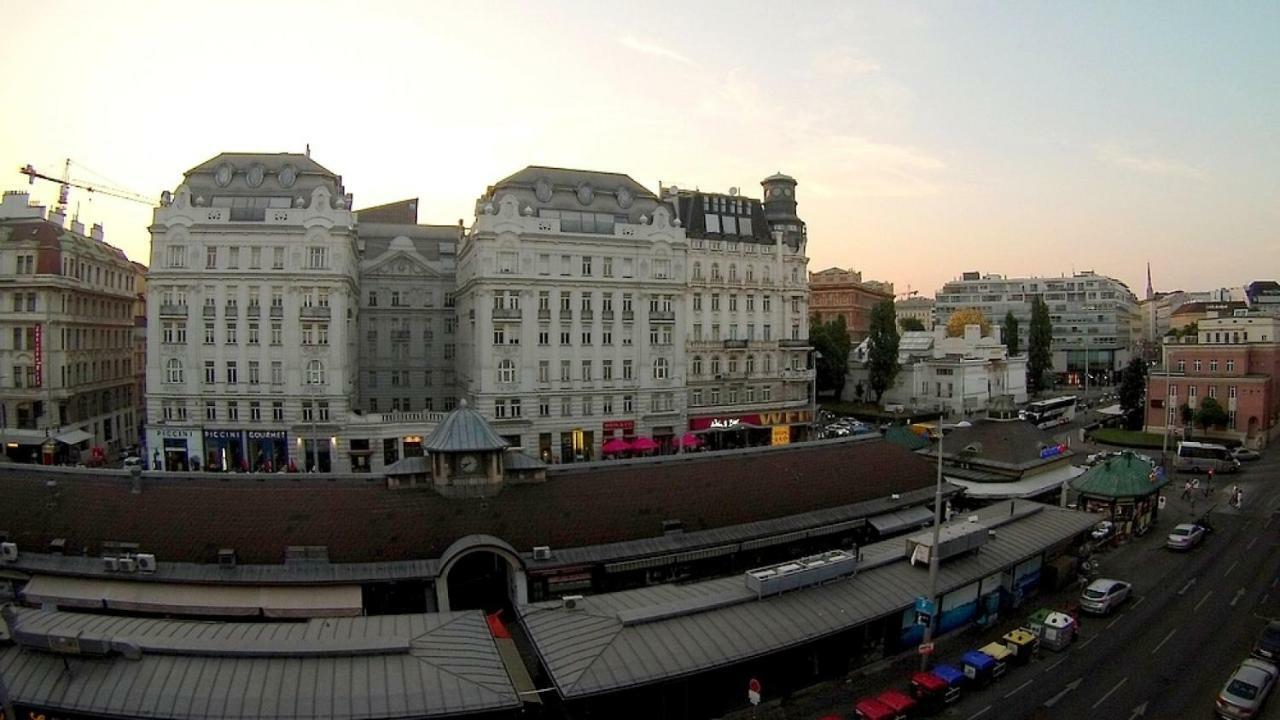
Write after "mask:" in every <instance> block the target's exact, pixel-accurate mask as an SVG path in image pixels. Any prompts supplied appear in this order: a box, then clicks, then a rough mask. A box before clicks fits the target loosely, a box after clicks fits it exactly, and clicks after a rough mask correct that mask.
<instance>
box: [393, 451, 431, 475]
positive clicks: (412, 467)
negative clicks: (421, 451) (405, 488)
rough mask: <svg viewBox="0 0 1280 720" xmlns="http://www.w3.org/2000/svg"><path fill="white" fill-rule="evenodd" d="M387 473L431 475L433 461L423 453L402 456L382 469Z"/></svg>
mask: <svg viewBox="0 0 1280 720" xmlns="http://www.w3.org/2000/svg"><path fill="white" fill-rule="evenodd" d="M382 472H383V473H385V474H387V475H430V474H431V463H430V462H428V461H427V459H426V458H425V457H422V456H421V455H414V456H412V457H407V458H400V459H399V460H397V461H395V462H393V463H391V464H390V465H388V466H386V467H385V468H383V470H382Z"/></svg>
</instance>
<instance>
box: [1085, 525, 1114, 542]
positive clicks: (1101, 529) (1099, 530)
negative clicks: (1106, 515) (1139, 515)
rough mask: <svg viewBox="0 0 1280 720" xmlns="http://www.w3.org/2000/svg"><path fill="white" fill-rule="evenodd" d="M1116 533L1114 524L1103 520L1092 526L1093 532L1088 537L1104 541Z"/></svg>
mask: <svg viewBox="0 0 1280 720" xmlns="http://www.w3.org/2000/svg"><path fill="white" fill-rule="evenodd" d="M1115 531H1116V524H1115V523H1113V522H1111V521H1110V520H1103V521H1102V522H1099V523H1098V524H1097V525H1094V526H1093V530H1092V531H1091V532H1090V533H1089V537H1091V538H1093V539H1094V540H1106V539H1107V538H1109V537H1111V535H1112V533H1114V532H1115Z"/></svg>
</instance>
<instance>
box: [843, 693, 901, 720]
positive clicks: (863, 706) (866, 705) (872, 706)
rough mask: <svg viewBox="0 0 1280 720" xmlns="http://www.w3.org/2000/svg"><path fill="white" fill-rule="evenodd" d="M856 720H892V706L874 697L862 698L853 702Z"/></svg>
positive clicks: (893, 716)
mask: <svg viewBox="0 0 1280 720" xmlns="http://www.w3.org/2000/svg"><path fill="white" fill-rule="evenodd" d="M853 717H854V718H856V720H894V718H895V717H896V716H895V715H894V714H893V708H891V707H889V706H888V705H885V704H884V703H882V702H880V701H879V700H877V699H875V698H862V699H861V700H859V701H858V702H856V703H854V704H853Z"/></svg>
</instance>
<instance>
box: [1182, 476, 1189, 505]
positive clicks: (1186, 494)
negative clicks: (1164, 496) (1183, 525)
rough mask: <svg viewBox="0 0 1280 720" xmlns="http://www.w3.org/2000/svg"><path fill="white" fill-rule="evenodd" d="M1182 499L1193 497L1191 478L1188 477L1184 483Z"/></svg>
mask: <svg viewBox="0 0 1280 720" xmlns="http://www.w3.org/2000/svg"><path fill="white" fill-rule="evenodd" d="M1182 499H1183V500H1190V499H1191V478H1187V481H1186V482H1185V483H1183V485H1182Z"/></svg>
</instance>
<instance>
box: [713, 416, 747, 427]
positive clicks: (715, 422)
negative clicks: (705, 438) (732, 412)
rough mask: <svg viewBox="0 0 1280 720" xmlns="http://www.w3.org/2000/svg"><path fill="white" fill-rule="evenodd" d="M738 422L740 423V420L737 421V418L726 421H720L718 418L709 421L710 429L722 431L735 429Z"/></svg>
mask: <svg viewBox="0 0 1280 720" xmlns="http://www.w3.org/2000/svg"><path fill="white" fill-rule="evenodd" d="M739 422H741V420H739V419H738V418H730V419H727V420H721V419H720V418H715V419H713V420H712V421H711V427H712V428H715V429H717V430H724V429H727V428H731V427H737V426H738V423H739Z"/></svg>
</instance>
